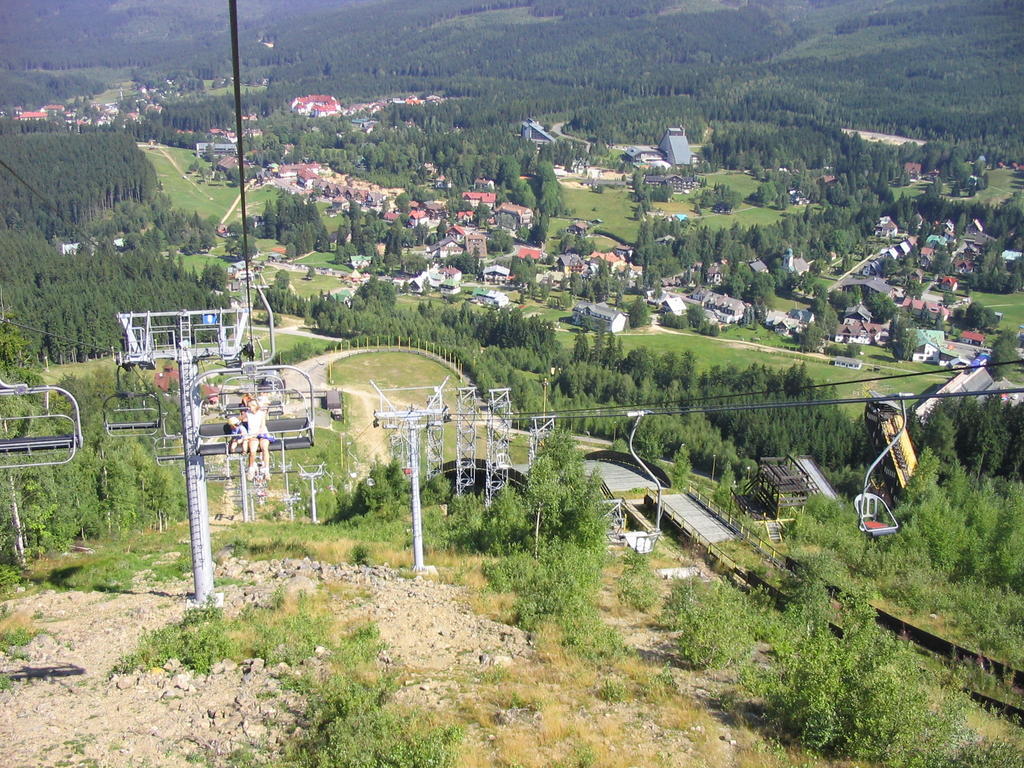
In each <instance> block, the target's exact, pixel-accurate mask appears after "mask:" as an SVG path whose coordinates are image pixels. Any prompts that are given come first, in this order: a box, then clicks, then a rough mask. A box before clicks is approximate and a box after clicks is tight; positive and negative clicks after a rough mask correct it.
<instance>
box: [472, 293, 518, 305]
mask: <svg viewBox="0 0 1024 768" xmlns="http://www.w3.org/2000/svg"><path fill="white" fill-rule="evenodd" d="M473 298H474V299H476V301H477V302H479V303H480V304H482V305H483V306H485V307H491V308H492V309H503V308H505V307H507V306H508V305H509V301H510V300H509V298H508V294H507V293H502V292H501V291H484V290H477V291H476V292H475V293H474V294H473Z"/></svg>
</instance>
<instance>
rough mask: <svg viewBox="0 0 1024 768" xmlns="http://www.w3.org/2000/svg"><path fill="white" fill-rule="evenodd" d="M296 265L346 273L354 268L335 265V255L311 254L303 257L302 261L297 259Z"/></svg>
mask: <svg viewBox="0 0 1024 768" xmlns="http://www.w3.org/2000/svg"><path fill="white" fill-rule="evenodd" d="M295 263H296V264H301V265H302V266H304V267H329V268H331V269H341V270H344V271H345V272H351V271H352V268H351V267H349V266H342V265H341V264H335V263H334V254H333V253H311V254H308V255H307V256H303V257H302V258H301V259H296V260H295Z"/></svg>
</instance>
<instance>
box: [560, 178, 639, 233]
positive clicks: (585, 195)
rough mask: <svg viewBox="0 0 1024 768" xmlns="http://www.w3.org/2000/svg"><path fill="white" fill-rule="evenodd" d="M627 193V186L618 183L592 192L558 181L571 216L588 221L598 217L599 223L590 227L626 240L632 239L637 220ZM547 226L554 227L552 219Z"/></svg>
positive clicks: (628, 192) (636, 230)
mask: <svg viewBox="0 0 1024 768" xmlns="http://www.w3.org/2000/svg"><path fill="white" fill-rule="evenodd" d="M630 194H631V193H630V191H629V190H628V189H625V188H621V187H620V188H612V187H605V191H604V192H593V191H591V190H589V189H576V188H573V187H567V186H565V185H562V198H563V199H564V200H565V204H566V205H567V206H569V210H570V211H572V215H573V216H574V217H575V218H578V219H586V220H588V221H592V220H594V219H601V222H602V223H601V224H598V225H596V226H595V227H594V229H597V230H604V231H607V232H609V233H611V234H612V235H614V236H615V237H617V238H619V239H620V240H624V241H626V242H628V243H632V242H636V236H637V232H638V231H639V229H640V222H638V221H637V220H636V217H635V215H634V214H633V206H634V204H633V201H632V200H631V199H630ZM551 230H552V231H553V232H554V231H557V230H556V229H555V224H554V221H552V225H551Z"/></svg>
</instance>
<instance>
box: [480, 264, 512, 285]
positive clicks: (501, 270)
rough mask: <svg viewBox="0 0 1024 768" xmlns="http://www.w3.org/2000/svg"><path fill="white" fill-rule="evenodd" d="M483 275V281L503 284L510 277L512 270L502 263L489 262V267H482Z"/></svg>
mask: <svg viewBox="0 0 1024 768" xmlns="http://www.w3.org/2000/svg"><path fill="white" fill-rule="evenodd" d="M483 275H484V282H485V283H499V284H502V285H503V284H505V283H507V282H508V281H509V279H510V278H511V277H512V270H510V269H509V268H508V267H506V266H504V265H502V264H491V265H490V266H489V267H484V271H483Z"/></svg>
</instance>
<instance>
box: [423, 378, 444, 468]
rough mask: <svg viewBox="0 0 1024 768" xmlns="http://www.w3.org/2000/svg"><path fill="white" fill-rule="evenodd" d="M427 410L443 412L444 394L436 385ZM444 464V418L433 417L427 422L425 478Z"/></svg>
mask: <svg viewBox="0 0 1024 768" xmlns="http://www.w3.org/2000/svg"><path fill="white" fill-rule="evenodd" d="M427 410H428V411H436V412H438V413H444V394H443V393H442V390H441V387H438V388H437V389H436V390H435V391H434V394H433V395H432V396H431V398H430V400H429V401H428V402H427ZM443 466H444V419H443V418H439V419H435V420H434V421H432V422H428V423H427V479H428V480H431V479H433V478H435V477H437V476H438V475H439V474H441V469H442V467H443Z"/></svg>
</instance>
